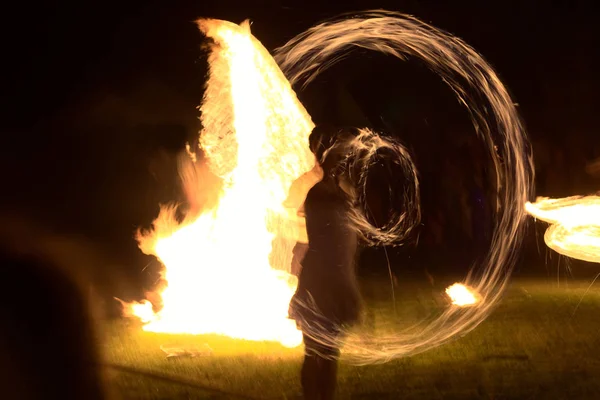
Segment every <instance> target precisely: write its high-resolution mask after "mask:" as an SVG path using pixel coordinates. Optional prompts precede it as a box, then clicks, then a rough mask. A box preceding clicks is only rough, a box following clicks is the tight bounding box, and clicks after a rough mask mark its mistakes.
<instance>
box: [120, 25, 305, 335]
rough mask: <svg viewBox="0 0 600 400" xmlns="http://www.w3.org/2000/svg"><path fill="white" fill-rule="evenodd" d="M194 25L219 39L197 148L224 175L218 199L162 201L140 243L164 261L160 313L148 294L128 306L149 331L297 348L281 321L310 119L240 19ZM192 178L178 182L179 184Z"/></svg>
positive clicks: (292, 282)
mask: <svg viewBox="0 0 600 400" xmlns="http://www.w3.org/2000/svg"><path fill="white" fill-rule="evenodd" d="M198 25H199V27H200V29H201V30H202V31H203V32H204V33H205V34H206V35H207V36H208V37H210V38H212V39H213V41H214V44H213V45H212V48H211V50H212V51H211V54H210V56H209V66H210V69H209V78H208V81H207V87H206V92H205V97H204V100H203V103H202V106H201V108H200V109H201V113H202V114H201V121H202V125H203V130H202V132H201V133H200V145H201V147H202V150H203V152H204V154H205V155H206V160H205V161H206V162H207V164H208V167H209V168H210V170H211V171H212V172H213V173H214V174H215V175H217V176H218V177H220V178H221V179H222V187H221V188H220V190H221V192H220V194H219V201H218V204H217V205H216V206H215V207H213V208H211V209H209V210H204V211H203V212H202V213H201V214H200V215H199V216H196V217H194V218H188V219H187V220H184V222H183V223H181V224H179V223H178V222H177V221H176V219H175V218H174V212H173V209H172V208H164V209H163V210H161V214H160V215H159V217H158V218H157V220H156V221H155V222H154V226H153V230H152V231H151V232H146V233H144V234H143V235H142V236H141V237H140V248H141V249H142V251H144V252H145V253H147V254H153V255H156V256H157V257H158V259H159V260H160V261H161V262H162V263H163V264H164V267H165V268H164V274H163V277H164V279H165V281H166V282H167V285H166V287H165V288H164V289H163V290H162V292H160V293H159V294H160V296H161V298H162V305H163V308H162V309H161V310H160V311H159V312H157V313H155V312H154V311H153V310H152V304H151V303H150V302H148V301H144V302H142V303H135V304H131V305H130V310H129V311H130V312H131V313H132V314H134V315H135V316H137V317H138V318H140V319H141V320H142V321H143V322H145V325H144V329H145V330H147V331H154V332H169V333H191V334H205V333H216V334H221V335H226V336H230V337H233V338H240V339H248V340H272V341H278V342H280V343H282V344H283V345H285V346H291V347H293V346H297V345H299V344H300V343H301V334H300V332H299V331H298V330H297V329H296V326H295V323H294V322H293V321H292V320H290V319H288V318H287V311H288V303H289V300H290V298H291V296H292V294H293V292H294V290H295V287H296V284H297V280H296V278H295V277H294V276H292V275H291V274H290V273H289V272H290V264H291V260H292V248H293V246H294V244H295V243H296V240H298V238H301V237H303V236H304V235H305V232H302V230H303V228H302V225H301V224H299V223H298V222H301V221H300V220H299V219H298V217H296V212H295V211H296V208H297V207H298V206H299V205H300V204H299V203H301V201H302V197H303V196H305V194H306V193H305V192H306V191H307V190H308V187H306V188H304V190H300V192H299V193H296V199H295V201H291V202H289V199H288V196H289V193H290V188H291V186H292V182H294V181H295V180H296V179H298V177H300V176H301V175H302V174H305V173H307V171H310V170H311V168H312V167H313V166H314V161H315V160H314V156H313V155H312V154H311V153H310V151H309V149H308V135H309V134H310V132H311V130H312V128H313V126H314V125H313V123H312V121H311V119H310V116H309V115H308V114H307V112H306V110H305V109H304V107H303V106H302V104H301V103H300V102H299V101H298V99H297V97H296V95H295V93H294V91H293V90H292V88H291V86H290V84H289V82H288V81H287V79H286V78H285V76H284V75H283V73H282V72H281V71H280V69H279V67H278V66H277V64H276V63H275V61H274V60H273V58H272V57H271V55H270V54H269V53H268V52H267V50H266V49H265V48H264V47H263V46H262V45H261V43H260V42H259V41H258V40H256V39H255V38H254V37H253V36H252V35H251V34H250V28H249V24H248V23H247V22H246V23H242V24H241V25H235V24H232V23H230V22H226V21H218V20H200V21H198ZM183 175H185V174H183ZM189 176H190V175H188V177H189ZM191 176H193V174H192V175H191ZM309 182H310V179H309ZM198 184H201V183H199V182H197V181H194V180H193V179H191V180H190V179H184V185H186V186H193V185H198ZM308 186H310V184H309V185H308ZM186 189H189V190H186V193H190V194H192V195H193V194H194V193H198V191H195V190H193V188H190V187H188V188H186ZM205 189H207V190H208V189H210V188H205ZM286 199H287V200H288V202H287V203H288V206H289V208H286V207H284V202H286ZM190 200H192V201H193V200H194V199H190Z"/></svg>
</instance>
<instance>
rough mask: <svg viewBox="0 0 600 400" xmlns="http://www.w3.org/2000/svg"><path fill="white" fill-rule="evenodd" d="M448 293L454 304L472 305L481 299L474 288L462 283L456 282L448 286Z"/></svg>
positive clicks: (460, 305) (461, 305)
mask: <svg viewBox="0 0 600 400" xmlns="http://www.w3.org/2000/svg"><path fill="white" fill-rule="evenodd" d="M446 294H447V295H448V297H450V300H452V304H454V305H456V306H459V307H466V306H472V305H474V304H477V302H478V301H479V300H478V299H477V295H475V293H474V292H473V290H472V289H469V288H467V287H466V286H465V285H463V284H462V283H455V284H454V285H452V286H449V287H447V288H446Z"/></svg>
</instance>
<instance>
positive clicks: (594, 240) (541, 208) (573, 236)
mask: <svg viewBox="0 0 600 400" xmlns="http://www.w3.org/2000/svg"><path fill="white" fill-rule="evenodd" d="M525 209H526V210H527V212H528V213H529V214H531V215H533V216H534V217H535V218H537V219H540V220H542V221H545V222H548V223H549V224H550V227H549V228H548V229H547V230H546V233H545V234H544V241H545V242H546V245H547V246H548V247H550V248H551V249H552V250H554V251H556V252H558V253H560V254H563V255H565V256H568V257H572V258H577V259H580V260H585V261H590V262H600V196H585V197H584V196H573V197H566V198H563V199H550V198H547V197H539V198H537V199H536V202H535V203H529V202H528V203H527V204H526V205H525Z"/></svg>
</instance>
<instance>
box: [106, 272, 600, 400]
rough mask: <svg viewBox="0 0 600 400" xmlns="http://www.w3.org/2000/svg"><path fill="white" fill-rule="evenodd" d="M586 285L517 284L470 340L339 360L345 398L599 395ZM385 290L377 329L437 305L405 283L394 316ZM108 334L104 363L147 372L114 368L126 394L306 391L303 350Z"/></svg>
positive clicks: (595, 311)
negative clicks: (188, 350) (192, 352)
mask: <svg viewBox="0 0 600 400" xmlns="http://www.w3.org/2000/svg"><path fill="white" fill-rule="evenodd" d="M589 283H590V282H580V283H577V282H569V284H568V286H567V285H565V284H564V283H561V284H560V286H559V285H557V282H556V281H550V280H545V281H542V280H539V281H534V280H519V281H514V282H513V283H512V285H511V287H510V288H509V290H508V291H507V294H506V296H505V298H504V300H503V301H502V303H501V304H500V305H499V307H498V308H497V309H496V310H495V311H494V313H493V314H492V315H491V316H490V317H489V318H488V319H487V320H486V321H485V322H484V323H483V324H481V325H480V326H479V327H478V328H477V329H476V330H475V331H473V332H472V333H470V334H468V335H466V336H465V337H463V338H460V339H457V340H455V341H453V342H452V343H449V344H447V345H445V346H442V347H440V348H436V349H432V350H430V351H428V352H426V353H424V354H420V355H417V356H413V357H409V358H404V359H400V360H396V361H392V362H390V363H387V364H384V365H375V366H364V367H354V366H349V365H342V366H341V367H340V372H339V398H340V399H471V398H482V399H598V398H600V379H598V376H600V317H599V311H600V290H598V287H597V286H594V287H592V288H591V289H590V290H589V291H587V292H586V289H588V286H589ZM379 288H380V290H376V289H377V287H371V290H370V291H369V290H367V291H366V293H367V295H369V293H371V295H369V297H370V309H371V310H372V312H371V314H370V315H371V317H372V318H371V320H372V321H374V323H375V325H380V324H381V323H386V322H389V321H391V320H395V319H396V318H397V319H398V320H402V321H405V322H406V321H409V320H410V319H411V318H417V317H418V316H419V315H423V314H424V313H428V312H430V311H432V310H435V308H436V307H440V304H439V303H436V302H435V301H434V300H433V299H432V296H431V288H429V289H427V290H414V289H413V290H409V289H408V288H406V290H402V288H400V289H399V290H398V291H397V295H396V310H397V311H396V312H397V313H398V314H397V315H399V316H398V317H392V315H394V311H393V307H392V304H391V302H390V301H386V298H387V299H389V298H390V297H391V295H390V294H389V284H388V286H387V287H385V286H380V287H379ZM386 291H387V294H385V293H386ZM374 293H380V295H379V296H375V295H374ZM584 294H585V296H584ZM105 333H106V341H105V344H104V347H103V350H104V354H105V358H106V362H107V363H110V364H118V365H120V366H123V367H126V368H131V369H135V370H138V371H139V370H143V371H146V372H148V373H149V374H148V375H143V374H139V373H130V372H127V371H123V370H120V371H118V370H115V369H112V370H109V373H108V379H109V383H110V385H111V387H112V388H113V389H114V390H115V392H117V393H118V394H119V395H120V396H121V397H122V398H125V399H226V398H236V397H235V394H240V395H243V396H247V397H248V398H260V399H276V398H279V399H285V398H288V399H289V398H296V396H297V395H298V393H300V386H299V381H298V371H299V368H300V363H301V359H302V352H301V349H293V350H290V349H285V348H283V347H281V346H279V345H276V344H270V343H254V342H244V341H235V340H229V339H225V338H219V337H215V336H195V337H194V336H173V335H162V334H152V333H147V332H142V331H141V330H140V329H139V327H138V326H135V325H134V324H132V323H126V322H119V323H112V324H110V325H109V326H107V328H106V332H105ZM205 343H207V344H208V345H209V346H210V347H211V348H212V349H213V353H212V355H207V356H199V357H195V358H174V359H166V358H165V353H164V352H163V351H162V350H161V349H160V346H161V345H170V344H171V345H184V346H192V345H194V346H203V345H204V344H205ZM152 374H158V375H161V376H163V378H166V377H172V378H176V379H177V380H185V381H187V382H188V384H186V385H184V384H182V383H178V382H175V381H169V380H167V379H163V378H158V377H157V376H152ZM194 385H196V387H195V386H194ZM202 386H206V387H210V388H214V389H217V390H221V391H223V392H227V393H231V395H228V394H218V393H215V392H211V391H207V390H203V389H202V388H201V387H202Z"/></svg>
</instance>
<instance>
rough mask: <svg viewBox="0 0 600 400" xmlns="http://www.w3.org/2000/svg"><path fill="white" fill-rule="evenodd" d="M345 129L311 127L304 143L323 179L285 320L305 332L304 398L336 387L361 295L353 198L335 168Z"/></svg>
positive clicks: (312, 202)
mask: <svg viewBox="0 0 600 400" xmlns="http://www.w3.org/2000/svg"><path fill="white" fill-rule="evenodd" d="M353 137H354V136H353V135H352V132H351V131H349V130H338V129H335V128H332V127H328V126H318V127H316V128H315V129H314V130H313V132H312V133H311V135H310V138H309V144H310V149H311V151H312V152H313V153H314V154H315V156H316V158H317V161H318V163H319V165H320V166H321V168H322V170H323V178H322V180H321V181H320V182H318V183H317V184H316V185H315V186H313V187H312V188H311V189H310V191H309V192H308V194H307V196H306V201H305V204H304V210H305V215H306V230H307V235H308V251H307V253H306V256H305V257H304V259H303V260H302V270H301V271H300V275H299V278H298V288H297V290H296V293H295V294H294V297H293V298H292V300H291V302H290V318H292V319H295V320H296V322H297V324H298V326H299V328H300V329H301V330H302V332H303V334H304V346H305V356H304V363H303V365H302V370H301V383H302V388H303V392H304V398H305V399H311V400H315V399H317V400H321V399H323V400H325V399H332V398H333V397H334V394H335V388H336V383H337V379H336V377H337V365H338V358H339V356H340V349H339V345H338V344H337V343H339V338H340V335H341V333H342V330H343V328H344V327H347V326H349V325H352V324H354V323H356V322H357V320H358V319H359V314H360V304H361V300H360V293H359V289H358V282H357V279H356V271H355V256H356V250H357V241H358V238H357V235H356V233H355V231H354V230H353V229H352V228H351V225H350V223H349V211H350V209H351V207H352V206H353V202H354V199H355V194H354V190H353V189H352V187H351V185H350V184H349V181H348V176H347V171H344V168H340V166H341V163H340V161H342V160H343V158H344V157H345V156H346V151H347V150H346V146H345V143H348V141H349V140H351V139H352V138H353Z"/></svg>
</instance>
